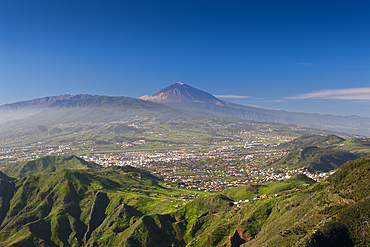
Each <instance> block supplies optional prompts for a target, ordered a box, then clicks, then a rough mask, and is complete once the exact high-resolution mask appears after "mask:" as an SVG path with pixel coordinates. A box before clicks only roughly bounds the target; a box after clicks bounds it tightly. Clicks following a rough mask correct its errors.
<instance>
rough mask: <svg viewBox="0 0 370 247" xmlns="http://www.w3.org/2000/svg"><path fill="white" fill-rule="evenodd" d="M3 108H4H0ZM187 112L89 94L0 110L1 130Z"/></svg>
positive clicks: (175, 114) (140, 101)
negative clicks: (4, 110) (50, 102)
mask: <svg viewBox="0 0 370 247" xmlns="http://www.w3.org/2000/svg"><path fill="white" fill-rule="evenodd" d="M0 108H1V107H0ZM186 115H187V114H186V113H184V112H180V111H178V110H175V109H172V108H169V107H167V106H164V105H160V104H155V103H151V102H146V101H143V100H138V99H134V98H129V97H108V96H89V97H85V98H75V99H73V100H72V99H71V100H68V101H67V100H65V101H56V102H54V103H53V104H40V105H37V104H36V105H33V106H32V107H31V108H30V107H29V106H23V105H20V106H19V107H18V108H17V109H14V110H11V111H7V112H0V130H1V129H2V130H3V131H4V130H7V129H16V128H24V127H27V128H32V129H34V128H35V127H36V126H38V125H40V126H49V125H56V124H68V123H76V122H80V123H81V122H82V123H86V122H93V123H99V122H110V121H118V120H123V119H126V118H130V117H135V116H147V117H160V118H176V117H186Z"/></svg>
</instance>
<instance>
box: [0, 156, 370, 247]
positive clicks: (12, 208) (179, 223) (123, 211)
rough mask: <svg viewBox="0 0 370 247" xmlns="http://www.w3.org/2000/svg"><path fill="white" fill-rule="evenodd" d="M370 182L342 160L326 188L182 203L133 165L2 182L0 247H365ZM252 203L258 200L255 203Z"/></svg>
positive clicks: (284, 188)
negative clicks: (342, 163) (254, 198)
mask: <svg viewBox="0 0 370 247" xmlns="http://www.w3.org/2000/svg"><path fill="white" fill-rule="evenodd" d="M53 162H54V163H56V162H57V161H53ZM53 162H51V163H53ZM369 183H370V156H365V157H362V158H360V159H357V160H354V161H349V162H347V163H346V164H344V165H343V166H341V167H340V168H339V169H338V171H337V172H336V173H334V174H333V175H332V176H331V177H329V179H328V180H327V182H324V183H314V181H312V180H310V179H308V178H307V177H305V176H304V175H303V174H298V175H296V176H293V177H292V178H290V179H288V180H283V181H277V182H271V183H265V184H250V185H248V186H244V187H237V188H233V189H230V190H226V191H223V192H222V193H220V194H207V195H204V196H201V197H199V198H197V199H194V200H190V201H183V200H181V198H180V197H179V194H180V193H182V192H181V191H180V189H177V188H165V187H162V186H161V184H162V182H161V181H160V180H159V179H158V178H156V177H155V176H153V175H151V174H150V173H148V172H146V171H144V170H140V169H137V168H133V167H130V166H125V167H110V168H106V169H102V170H98V169H65V168H62V169H56V171H55V172H51V173H48V174H45V175H34V176H29V177H23V178H20V179H18V180H15V181H4V180H1V181H0V243H1V246H233V247H234V246H306V247H308V246H369V244H370V239H369V237H368V236H369V233H370V232H369V231H370V228H369V224H367V223H366V222H368V221H369V220H370V197H369V196H370V190H369V186H368V185H369ZM188 193H189V194H195V193H196V191H190V190H189V192H188ZM203 194H206V193H203ZM255 195H258V196H260V197H261V198H259V199H257V200H253V199H252V198H253V197H254V196H255ZM246 199H249V202H243V203H240V204H239V205H237V204H234V201H239V200H246Z"/></svg>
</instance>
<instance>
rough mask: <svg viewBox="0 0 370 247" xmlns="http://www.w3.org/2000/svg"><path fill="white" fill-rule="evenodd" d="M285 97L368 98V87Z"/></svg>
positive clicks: (369, 93) (369, 89)
mask: <svg viewBox="0 0 370 247" xmlns="http://www.w3.org/2000/svg"><path fill="white" fill-rule="evenodd" d="M285 99H342V100H370V88H369V87H365V88H348V89H332V90H321V91H316V92H312V93H307V94H301V95H298V96H293V97H287V98H285Z"/></svg>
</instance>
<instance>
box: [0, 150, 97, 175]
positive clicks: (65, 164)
mask: <svg viewBox="0 0 370 247" xmlns="http://www.w3.org/2000/svg"><path fill="white" fill-rule="evenodd" d="M65 168H68V169H97V170H100V169H101V166H99V165H98V164H95V163H94V162H91V161H85V160H83V159H81V158H79V157H77V156H75V155H68V156H46V157H43V158H40V159H36V160H32V161H24V162H20V163H14V164H10V165H8V166H7V167H5V168H4V169H3V170H2V172H3V173H5V174H6V175H8V176H10V177H14V178H22V177H29V176H34V175H43V174H48V173H51V172H55V171H57V170H60V169H65Z"/></svg>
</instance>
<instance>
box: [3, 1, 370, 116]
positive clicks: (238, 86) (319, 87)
mask: <svg viewBox="0 0 370 247" xmlns="http://www.w3.org/2000/svg"><path fill="white" fill-rule="evenodd" d="M369 13H370V1H340V0H337V1H315V0H302V1H297V0H295V1H284V0H283V1H275V0H270V1H267V0H255V1H232V2H231V3H230V1H199V0H197V1H192V0H186V1H185V0H184V1H142V0H135V1H98V0H89V1H78V0H77V1H68V0H63V1H58V0H55V1H46V0H45V1H40V0H32V1H17V0H12V1H8V0H0V34H1V35H0V105H2V104H6V103H12V102H17V101H22V100H28V99H33V98H39V97H44V96H53V95H60V94H64V93H71V94H79V93H88V94H98V95H111V96H118V95H119V96H130V97H135V98H136V97H140V96H142V95H145V94H154V93H156V92H157V91H159V90H161V89H162V88H164V87H166V86H168V85H169V84H172V83H176V82H178V81H183V82H184V83H186V84H188V85H190V86H193V87H195V88H198V89H201V90H204V91H206V92H209V93H212V94H214V95H217V96H218V97H219V98H220V99H222V100H226V101H231V102H234V103H240V104H246V105H254V106H260V107H263V108H269V109H281V110H287V111H296V112H315V113H321V114H333V115H359V116H367V117H370V59H369V58H370V18H369ZM236 96H238V97H236Z"/></svg>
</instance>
